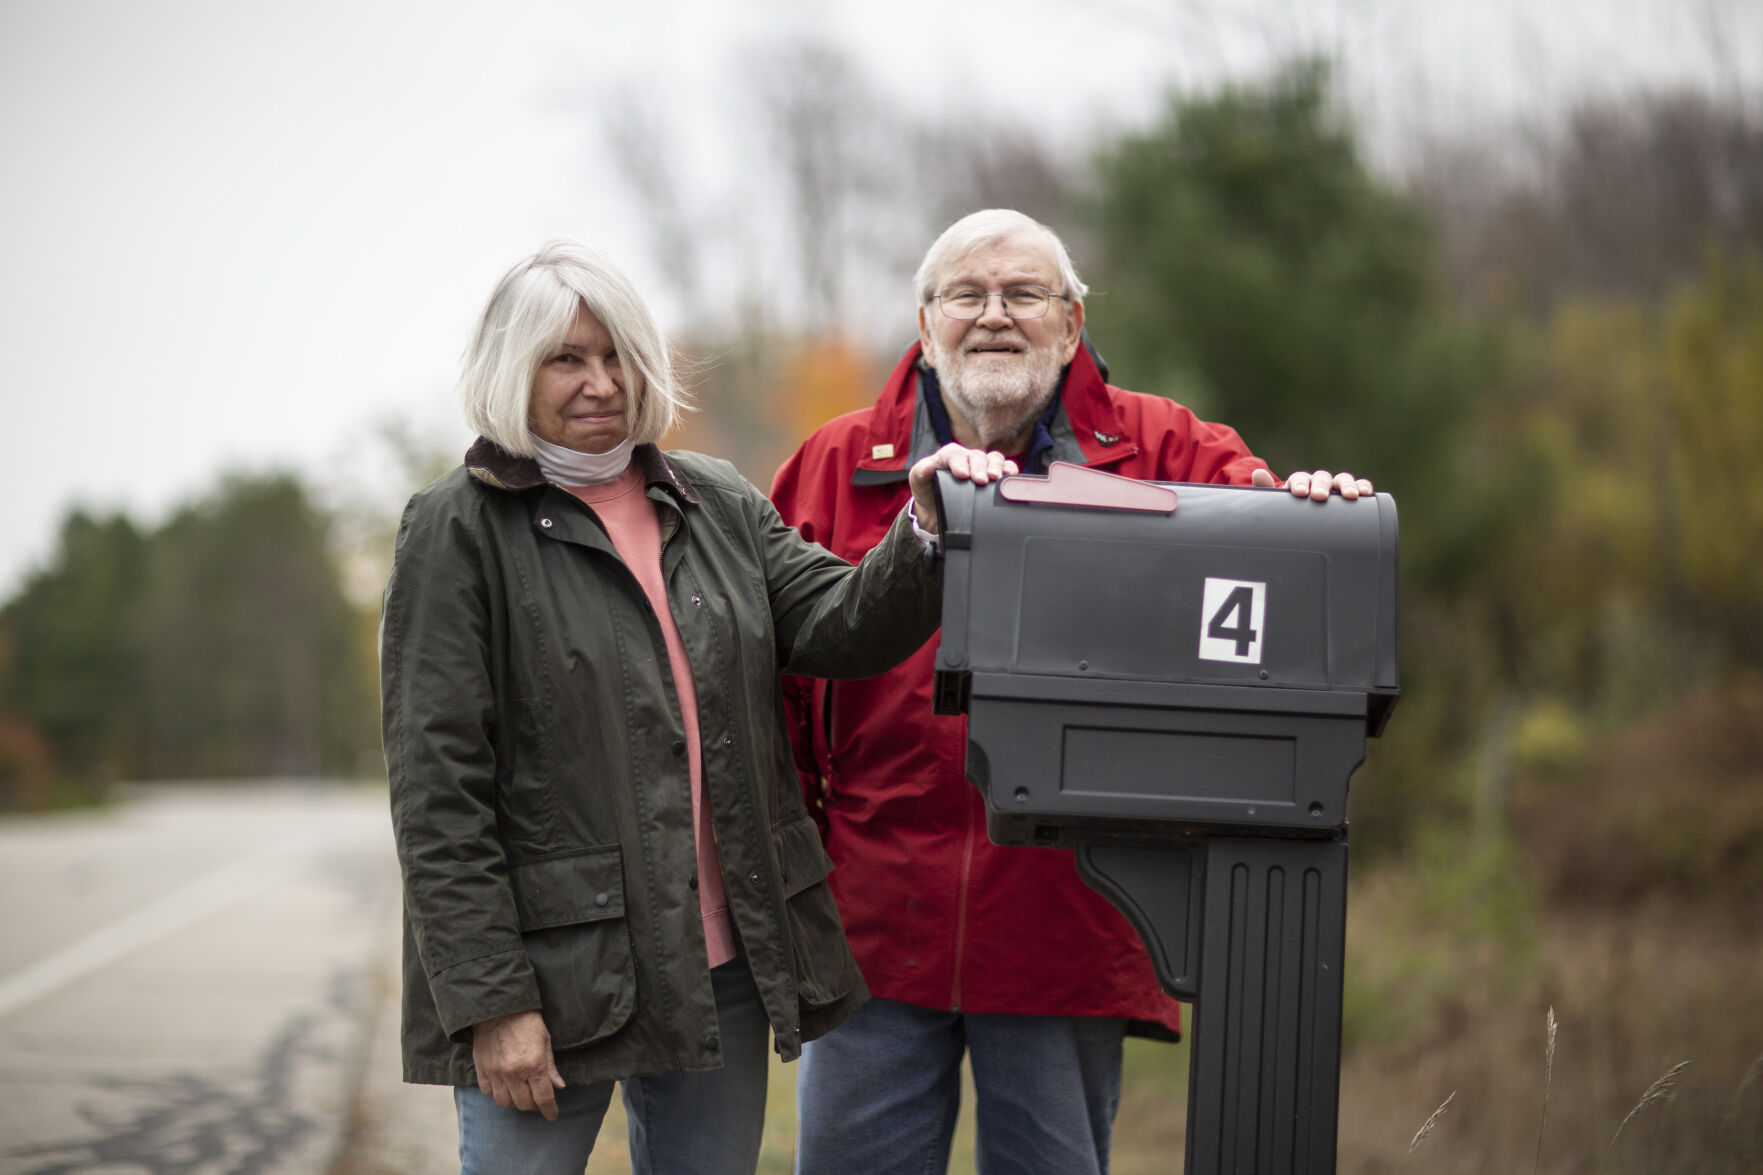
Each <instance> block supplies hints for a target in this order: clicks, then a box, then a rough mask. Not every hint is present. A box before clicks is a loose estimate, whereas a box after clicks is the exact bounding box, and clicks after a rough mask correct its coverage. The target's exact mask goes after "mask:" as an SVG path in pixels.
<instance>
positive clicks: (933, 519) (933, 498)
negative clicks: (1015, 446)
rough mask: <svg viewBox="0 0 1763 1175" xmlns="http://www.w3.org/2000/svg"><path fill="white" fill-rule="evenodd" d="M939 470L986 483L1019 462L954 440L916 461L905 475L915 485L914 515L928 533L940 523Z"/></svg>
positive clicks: (1009, 471) (935, 530) (960, 477)
mask: <svg viewBox="0 0 1763 1175" xmlns="http://www.w3.org/2000/svg"><path fill="white" fill-rule="evenodd" d="M939 469H947V470H948V471H949V472H950V474H952V475H953V476H955V477H956V478H959V479H960V480H962V481H971V482H972V483H973V484H974V485H976V486H983V485H985V484H986V483H987V482H988V481H997V480H998V479H999V478H1001V477H1004V476H1006V475H1008V474H1012V473H1015V472H1016V462H1014V461H1011V460H1010V459H1008V458H1007V457H1005V456H1004V454H1002V453H999V452H990V453H988V452H986V451H984V450H983V449H969V448H967V447H966V446H965V445H958V444H955V443H954V442H950V443H949V444H947V445H944V446H943V447H942V448H940V449H938V450H937V451H936V452H934V453H932V454H931V455H930V456H928V457H925V458H922V459H920V460H919V461H918V462H916V463H915V464H914V465H913V466H912V469H911V471H910V472H909V473H907V475H906V484H907V485H909V486H911V487H912V517H913V518H915V519H917V521H918V528H919V529H920V530H922V531H925V532H926V533H928V534H936V533H937V530H938V527H939V525H940V523H939V522H938V520H937V492H936V481H937V470H939Z"/></svg>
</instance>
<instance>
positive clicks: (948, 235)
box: [913, 208, 1090, 306]
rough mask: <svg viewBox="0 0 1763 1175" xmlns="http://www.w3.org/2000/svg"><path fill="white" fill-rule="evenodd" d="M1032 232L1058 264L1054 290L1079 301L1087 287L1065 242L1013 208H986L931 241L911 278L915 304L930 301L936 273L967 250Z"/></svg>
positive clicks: (963, 254) (969, 215)
mask: <svg viewBox="0 0 1763 1175" xmlns="http://www.w3.org/2000/svg"><path fill="white" fill-rule="evenodd" d="M1028 231H1034V232H1038V233H1040V234H1042V235H1043V236H1045V237H1046V238H1047V243H1048V244H1049V245H1051V246H1052V248H1053V257H1054V259H1055V260H1056V261H1058V263H1059V284H1060V286H1061V287H1062V288H1060V289H1058V290H1055V291H1054V293H1060V294H1065V295H1067V296H1068V297H1070V299H1071V300H1072V301H1073V302H1081V301H1083V300H1084V295H1085V294H1087V293H1089V292H1090V287H1088V286H1086V285H1084V283H1083V280H1082V279H1081V278H1079V277H1078V276H1077V266H1075V265H1073V264H1072V263H1071V254H1070V253H1067V252H1066V251H1065V242H1064V241H1061V240H1060V239H1059V234H1058V233H1056V232H1054V231H1053V230H1052V229H1050V228H1048V227H1047V226H1046V225H1044V224H1042V223H1041V222H1040V221H1038V220H1036V219H1034V217H1032V216H1025V215H1023V214H1022V213H1020V212H1018V211H1016V210H1015V209H1013V208H987V209H984V210H983V211H980V212H970V213H968V214H967V215H966V216H963V217H962V218H961V219H960V220H958V221H956V222H955V223H954V224H952V225H950V226H949V227H948V228H946V229H944V230H943V235H942V236H940V237H938V238H937V239H936V240H935V241H934V242H932V244H931V247H930V251H929V252H927V253H926V254H925V255H924V260H923V261H921V262H920V263H919V265H918V274H917V276H916V277H914V278H913V281H914V282H915V283H916V284H917V286H918V304H919V305H920V306H929V305H930V300H931V299H932V298H933V297H935V296H936V292H937V290H936V285H937V275H938V274H940V273H942V272H943V269H944V267H946V266H949V265H953V264H954V263H955V262H957V261H959V260H961V259H962V258H963V257H966V256H967V255H968V254H969V253H972V252H974V251H975V250H977V249H980V248H983V247H984V246H986V245H990V244H992V243H993V242H994V241H1001V240H1004V239H1005V238H1007V237H1013V236H1016V235H1017V234H1019V233H1023V232H1028Z"/></svg>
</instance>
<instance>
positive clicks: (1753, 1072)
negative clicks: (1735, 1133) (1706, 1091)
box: [1726, 1053, 1763, 1122]
mask: <svg viewBox="0 0 1763 1175" xmlns="http://www.w3.org/2000/svg"><path fill="white" fill-rule="evenodd" d="M1759 1077H1763V1053H1758V1054H1757V1059H1756V1060H1754V1061H1752V1062H1751V1067H1750V1068H1749V1069H1746V1070H1745V1075H1744V1076H1743V1077H1742V1078H1740V1079H1739V1083H1738V1087H1737V1088H1736V1089H1734V1090H1733V1091H1732V1099H1731V1100H1730V1101H1728V1102H1727V1103H1726V1120H1727V1121H1728V1122H1736V1121H1737V1120H1738V1116H1739V1102H1741V1101H1743V1100H1744V1096H1745V1090H1747V1089H1749V1088H1750V1087H1751V1085H1752V1084H1753V1083H1754V1082H1755V1081H1756V1080H1757V1078H1759Z"/></svg>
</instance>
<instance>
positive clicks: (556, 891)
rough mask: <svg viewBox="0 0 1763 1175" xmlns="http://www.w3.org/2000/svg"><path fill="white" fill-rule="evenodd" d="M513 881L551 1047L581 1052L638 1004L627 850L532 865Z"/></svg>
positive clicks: (516, 870) (517, 869)
mask: <svg viewBox="0 0 1763 1175" xmlns="http://www.w3.org/2000/svg"><path fill="white" fill-rule="evenodd" d="M508 876H509V878H510V880H511V881H512V883H513V887H514V906H515V911H516V913H517V914H518V916H519V919H520V937H521V942H522V944H523V945H524V946H525V947H526V953H527V958H528V959H530V960H531V961H532V965H533V975H534V977H535V978H536V979H537V980H538V984H539V1002H540V1005H541V1011H542V1012H543V1013H544V1016H545V1027H546V1028H547V1029H548V1030H549V1031H550V1033H551V1047H552V1048H553V1049H559V1050H561V1049H574V1048H581V1047H582V1046H583V1045H588V1044H592V1043H593V1042H595V1041H597V1040H600V1039H603V1038H604V1037H607V1036H610V1035H612V1034H613V1033H614V1032H617V1031H618V1030H619V1029H620V1028H622V1027H623V1026H624V1024H625V1022H626V1021H628V1020H629V1019H630V1018H631V1012H632V1011H633V1010H634V1009H635V1008H636V1003H637V972H636V962H635V960H634V959H633V958H632V956H631V939H630V926H629V924H628V923H627V922H626V921H625V916H624V856H623V853H622V852H621V851H620V849H619V847H618V846H617V845H603V846H601V847H599V848H593V849H588V850H587V851H586V852H582V853H573V854H571V855H569V856H567V857H547V858H545V859H544V860H540V861H528V862H526V863H524V864H519V865H514V866H511V867H510V868H509V870H508Z"/></svg>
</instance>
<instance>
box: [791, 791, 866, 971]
mask: <svg viewBox="0 0 1763 1175" xmlns="http://www.w3.org/2000/svg"><path fill="white" fill-rule="evenodd" d="M775 838H776V842H777V860H778V868H779V870H780V872H781V874H782V877H783V886H784V908H785V910H786V912H787V914H788V917H789V931H790V944H791V950H792V952H793V958H794V959H795V964H796V987H797V990H798V991H799V992H800V993H801V1000H802V1003H804V1004H808V1005H816V1004H830V1003H832V1002H833V1001H834V1000H837V999H841V998H842V997H844V996H846V995H849V994H850V993H851V989H852V987H854V986H855V985H856V981H857V961H856V960H855V959H853V958H852V957H851V948H850V946H848V945H847V944H846V942H845V927H844V924H843V923H842V922H840V921H839V907H838V905H837V903H835V902H834V901H833V891H832V887H831V886H829V885H828V884H827V881H826V875H827V873H828V871H830V870H831V868H832V862H831V861H829V860H828V859H827V855H826V849H824V848H822V847H821V843H820V831H819V829H817V828H815V827H814V821H813V819H811V818H810V817H809V816H808V815H807V814H806V813H804V814H802V815H799V816H797V817H796V818H795V819H793V820H791V821H789V822H788V823H786V824H784V825H783V826H782V827H781V828H779V829H777V830H776V833H775Z"/></svg>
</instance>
